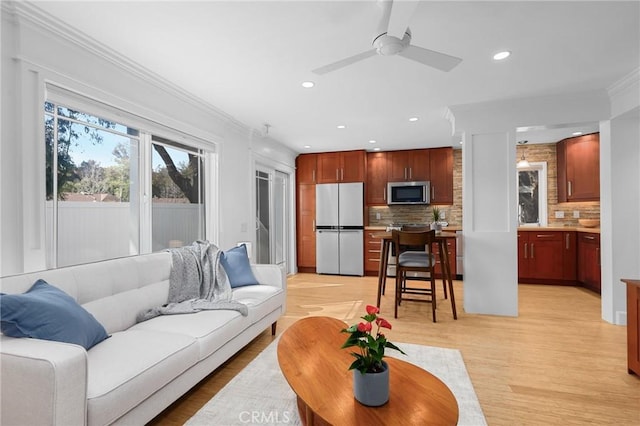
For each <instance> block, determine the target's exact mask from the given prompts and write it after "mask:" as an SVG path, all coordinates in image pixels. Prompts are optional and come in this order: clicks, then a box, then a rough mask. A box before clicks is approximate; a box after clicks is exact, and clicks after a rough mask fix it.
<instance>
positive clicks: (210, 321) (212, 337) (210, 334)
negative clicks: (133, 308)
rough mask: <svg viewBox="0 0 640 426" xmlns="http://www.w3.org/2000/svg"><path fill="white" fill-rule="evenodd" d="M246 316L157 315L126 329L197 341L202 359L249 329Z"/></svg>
mask: <svg viewBox="0 0 640 426" xmlns="http://www.w3.org/2000/svg"><path fill="white" fill-rule="evenodd" d="M251 324H252V322H251V321H250V320H249V317H243V316H242V315H241V314H240V313H239V312H237V311H232V310H212V311H200V312H196V313H192V314H180V315H161V316H159V317H155V318H152V319H150V320H148V321H144V322H141V323H138V324H136V325H134V326H133V327H131V328H130V330H146V331H158V332H169V333H176V334H183V335H185V336H189V337H191V338H193V339H196V341H197V342H198V348H199V355H198V359H199V360H202V359H204V358H206V357H208V356H209V355H211V354H212V353H214V352H215V351H216V350H218V349H219V348H220V347H222V346H223V345H224V344H225V343H227V342H228V341H229V340H231V339H232V338H234V337H236V336H237V335H238V334H240V333H241V332H242V331H243V330H244V329H246V328H247V327H249V326H250V325H251Z"/></svg>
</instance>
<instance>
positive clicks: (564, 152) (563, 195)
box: [556, 133, 600, 203]
mask: <svg viewBox="0 0 640 426" xmlns="http://www.w3.org/2000/svg"><path fill="white" fill-rule="evenodd" d="M556 154H557V160H558V202H560V203H563V202H568V201H600V134H599V133H594V134H590V135H584V136H577V137H574V138H567V139H563V140H561V141H560V142H558V143H557V144H556Z"/></svg>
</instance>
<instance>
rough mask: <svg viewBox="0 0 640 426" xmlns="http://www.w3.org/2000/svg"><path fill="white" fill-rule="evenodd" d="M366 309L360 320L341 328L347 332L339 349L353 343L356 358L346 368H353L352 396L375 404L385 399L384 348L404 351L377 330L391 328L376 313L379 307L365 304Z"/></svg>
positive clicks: (386, 391)
mask: <svg viewBox="0 0 640 426" xmlns="http://www.w3.org/2000/svg"><path fill="white" fill-rule="evenodd" d="M366 309H367V314H366V315H365V316H363V317H361V318H362V319H363V320H364V322H360V323H358V324H354V325H352V326H351V327H349V328H345V329H343V330H342V332H343V333H348V334H349V337H348V338H347V341H346V342H345V343H344V344H343V345H342V348H343V349H345V348H350V347H353V346H357V347H358V349H359V351H357V352H351V355H353V356H354V357H355V358H356V359H355V361H353V363H351V365H350V366H349V370H354V371H353V373H354V374H353V391H354V395H355V397H356V399H357V400H358V401H360V402H361V403H363V404H365V405H370V406H378V405H383V404H384V403H386V402H387V401H388V400H389V366H388V364H387V363H386V362H385V361H384V360H383V358H384V351H385V349H386V348H391V349H395V350H397V351H399V352H400V353H402V354H405V353H404V352H403V351H402V349H400V348H398V347H397V346H396V345H394V344H393V343H391V342H389V341H388V340H387V338H386V337H385V335H384V334H383V333H381V332H380V329H381V328H382V329H384V328H386V329H388V330H391V324H390V323H389V321H387V320H386V319H384V318H382V317H379V316H378V313H379V312H380V309H378V308H377V307H376V306H372V305H367V308H366ZM374 324H375V325H374ZM374 327H375V332H374V331H373V330H374ZM405 355H406V354H405ZM356 370H357V371H356Z"/></svg>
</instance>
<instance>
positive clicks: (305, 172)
mask: <svg viewBox="0 0 640 426" xmlns="http://www.w3.org/2000/svg"><path fill="white" fill-rule="evenodd" d="M316 164H317V154H301V155H298V157H296V182H297V183H298V184H314V183H316V173H317V171H316Z"/></svg>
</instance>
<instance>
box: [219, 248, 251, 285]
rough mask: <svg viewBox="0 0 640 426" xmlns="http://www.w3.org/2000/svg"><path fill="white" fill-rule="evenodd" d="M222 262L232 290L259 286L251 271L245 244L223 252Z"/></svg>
mask: <svg viewBox="0 0 640 426" xmlns="http://www.w3.org/2000/svg"><path fill="white" fill-rule="evenodd" d="M220 262H221V263H222V267H223V268H224V271H225V272H226V273H227V277H228V278H229V284H231V287H232V288H235V287H242V286H245V285H258V284H259V283H258V280H256V277H255V276H254V275H253V272H252V271H251V264H250V263H249V256H248V255H247V247H246V246H245V245H244V244H241V245H239V246H238V247H234V248H232V249H229V250H227V251H225V252H223V253H222V256H220Z"/></svg>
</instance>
